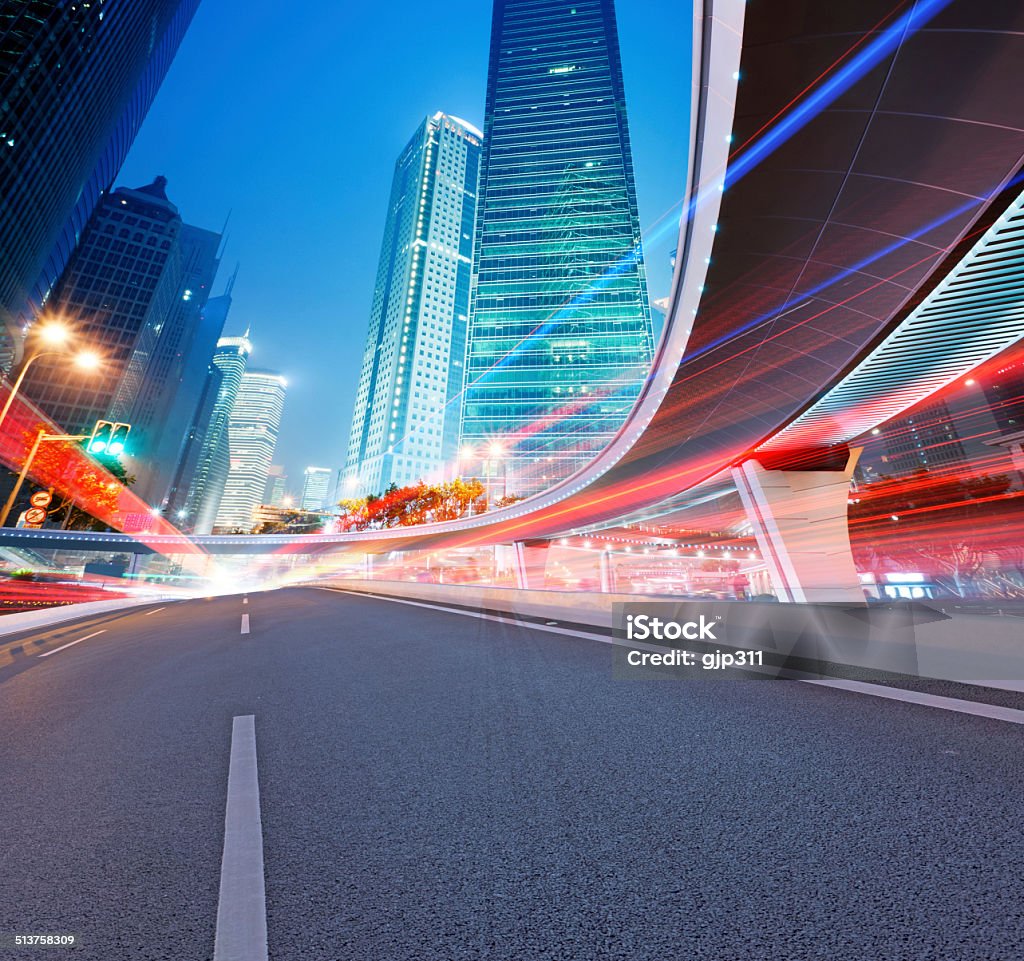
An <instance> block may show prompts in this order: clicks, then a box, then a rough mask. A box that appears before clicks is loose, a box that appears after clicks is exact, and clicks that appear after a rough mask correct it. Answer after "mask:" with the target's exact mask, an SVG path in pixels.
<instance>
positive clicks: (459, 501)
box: [338, 479, 486, 531]
mask: <svg viewBox="0 0 1024 961" xmlns="http://www.w3.org/2000/svg"><path fill="white" fill-rule="evenodd" d="M338 506H339V507H340V508H341V510H342V529H343V530H346V531H350V530H356V531H361V530H367V529H369V528H381V527H411V526H414V525H416V524H426V523H429V522H431V521H451V520H456V519H457V518H459V517H464V516H465V515H466V514H468V513H469V512H470V509H474V510H475V511H476V512H478V513H479V512H480V511H482V510H485V509H486V502H485V499H484V486H483V484H481V483H480V481H478V480H468V481H466V480H461V479H458V480H453V481H450V482H448V483H446V484H427V483H424V482H423V481H420V482H419V483H418V484H414V485H412V486H410V487H398V486H397V485H396V484H392V485H391V486H390V487H388V489H387V490H385V491H384V493H382V494H371V495H369V496H368V497H364V498H359V499H350V500H343V501H341V502H340V503H339V505H338Z"/></svg>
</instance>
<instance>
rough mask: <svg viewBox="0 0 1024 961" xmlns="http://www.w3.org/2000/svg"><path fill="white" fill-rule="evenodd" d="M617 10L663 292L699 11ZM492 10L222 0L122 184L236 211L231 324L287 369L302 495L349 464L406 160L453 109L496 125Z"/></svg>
mask: <svg viewBox="0 0 1024 961" xmlns="http://www.w3.org/2000/svg"><path fill="white" fill-rule="evenodd" d="M617 7H618V18H619V31H620V40H621V44H622V57H623V72H624V74H625V83H626V98H627V105H628V107H629V121H630V133H631V136H632V141H633V156H634V162H635V167H636V178H637V194H638V199H639V203H640V219H641V224H642V227H643V229H644V234H645V237H646V238H647V240H646V256H647V264H648V273H649V285H650V292H651V296H652V299H656V298H659V297H663V296H665V295H666V294H667V293H668V287H669V281H670V271H669V266H668V259H669V255H670V253H671V251H672V249H673V248H674V246H675V242H676V230H675V229H674V227H673V228H670V229H662V230H660V231H657V232H656V231H654V230H653V229H652V228H653V227H654V226H655V224H656V223H657V222H658V221H659V219H660V218H662V215H663V214H665V213H666V211H668V210H669V209H670V208H673V207H677V205H678V204H679V202H680V200H681V197H682V190H683V184H684V174H685V165H686V144H687V132H688V130H687V124H688V119H687V117H688V98H689V89H690V58H689V55H688V51H689V31H690V18H691V16H692V5H691V4H690V3H687V2H684V0H619V3H618V5H617ZM293 10H294V11H301V13H298V12H294V13H293V12H292V11H293ZM490 14H491V4H490V3H489V2H488V0H451V2H448V3H446V4H443V5H440V4H438V5H433V4H430V5H428V4H424V3H422V2H421V0H417V2H407V0H394V2H391V3H382V4H371V3H362V2H360V3H356V2H353V0H342V2H339V0H319V2H307V3H303V4H289V3H282V2H281V0H203V2H202V4H201V6H200V9H199V12H198V13H197V15H196V18H195V20H194V21H193V24H192V27H191V28H190V30H189V33H188V35H187V37H186V38H185V41H184V43H183V44H182V47H181V50H180V51H179V53H178V56H177V58H176V59H175V62H174V64H173V66H172V67H171V70H170V72H169V73H168V76H167V79H166V80H165V82H164V84H163V87H162V88H161V91H160V94H159V95H158V97H157V100H156V102H155V103H154V105H153V108H152V109H151V110H150V112H149V116H148V118H147V119H146V122H145V124H144V126H143V128H142V131H141V133H140V134H139V136H138V138H137V139H136V141H135V145H134V147H133V149H132V152H131V153H130V154H129V157H128V160H127V162H126V164H125V166H124V168H123V170H122V171H121V176H120V177H119V178H118V184H126V185H128V186H138V185H140V184H143V183H148V182H149V181H151V180H152V179H153V177H154V176H155V175H157V174H164V175H166V176H167V177H168V178H169V181H170V183H169V184H168V188H167V189H168V196H169V197H170V199H171V200H172V201H173V202H174V203H176V204H177V206H178V208H179V210H180V211H181V214H182V216H183V218H184V219H185V221H186V222H188V223H192V224H195V225H197V226H200V227H207V228H211V229H219V228H220V227H221V225H222V224H223V223H224V221H225V219H226V218H227V216H228V213H229V212H230V222H229V224H228V241H227V247H226V251H225V256H224V260H223V262H222V265H221V271H220V274H219V275H218V278H217V282H216V284H215V285H214V293H215V294H216V293H220V292H221V290H222V289H223V286H224V283H225V281H226V280H227V278H228V276H229V275H230V273H231V272H232V270H233V269H234V267H235V264H236V263H239V264H240V265H241V268H240V271H239V277H238V282H237V285H236V287H235V291H234V305H233V307H232V312H231V316H230V317H229V320H228V327H227V330H226V333H228V334H236V333H241V332H242V331H243V330H244V329H245V327H246V326H251V328H252V339H253V343H254V350H253V356H252V359H251V361H250V363H251V364H252V366H255V367H269V368H273V369H277V370H280V371H281V372H282V373H284V374H285V375H286V376H287V377H288V380H289V391H288V398H287V401H286V403H285V413H284V422H283V424H282V430H281V439H280V442H279V444H278V450H277V454H276V456H275V458H274V459H275V462H276V463H282V464H284V465H285V467H286V469H287V472H288V475H289V487H290V488H291V489H293V490H295V491H297V490H298V489H299V488H300V487H301V483H302V478H301V474H302V470H303V468H304V467H306V465H309V464H316V465H318V466H324V467H330V468H337V467H340V466H341V465H342V463H343V461H344V449H345V447H344V445H345V441H346V439H347V437H348V429H349V422H350V418H351V415H352V404H353V401H354V398H355V388H356V383H357V381H358V377H359V367H360V364H361V361H362V351H363V340H364V338H365V335H366V327H367V323H368V320H369V310H370V301H371V297H372V293H373V284H374V277H375V273H376V268H377V254H378V250H379V246H380V240H381V234H382V232H383V229H384V218H385V212H386V206H387V198H388V192H389V189H390V184H391V175H392V170H393V166H394V162H395V158H396V157H397V156H398V152H399V151H400V150H401V148H402V147H403V146H404V145H405V143H406V142H407V141H408V139H409V138H410V137H411V136H412V134H413V132H414V130H415V128H416V127H417V125H418V124H419V123H420V122H421V121H422V120H423V118H424V117H425V116H426V115H427V114H432V113H434V112H435V111H436V110H444V111H445V112H447V113H451V114H454V115H456V116H459V117H462V118H464V119H466V120H468V121H469V122H470V123H473V124H476V125H477V126H479V127H483V108H484V93H485V89H484V88H485V83H486V77H487V54H488V45H489V40H490ZM669 220H671V221H672V222H673V223H676V222H678V210H675V211H674V212H673V214H672V215H671V217H670V218H669ZM667 222H668V221H662V223H667Z"/></svg>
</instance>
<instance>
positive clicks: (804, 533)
mask: <svg viewBox="0 0 1024 961" xmlns="http://www.w3.org/2000/svg"><path fill="white" fill-rule="evenodd" d="M859 455H860V451H859V450H856V451H851V452H850V456H849V459H848V461H847V464H846V468H845V469H844V470H768V469H767V468H765V467H763V466H762V465H761V463H760V462H758V461H756V460H748V461H746V462H745V463H743V464H741V465H740V466H739V467H736V468H733V471H732V476H733V480H734V481H735V482H736V489H737V490H738V491H739V495H740V499H741V500H742V501H743V508H744V510H745V511H746V513H747V518H748V519H749V520H750V523H751V526H752V527H753V529H754V536H755V537H756V538H757V545H758V547H759V548H760V549H761V554H762V556H763V557H764V559H765V562H766V564H767V567H768V573H769V574H770V575H771V579H772V584H773V585H774V587H775V592H776V594H777V595H778V597H779V600H780V601H789V602H794V603H809V602H816V601H826V602H827V601H838V602H845V603H863V602H864V592H863V590H862V589H861V584H860V578H859V577H858V576H857V569H856V567H855V566H854V563H853V551H852V550H851V548H850V529H849V523H848V520H847V508H848V503H849V496H850V479H851V477H852V475H853V469H854V467H855V466H856V464H857V458H858V456H859Z"/></svg>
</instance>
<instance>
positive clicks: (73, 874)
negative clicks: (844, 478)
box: [0, 590, 1024, 961]
mask: <svg viewBox="0 0 1024 961" xmlns="http://www.w3.org/2000/svg"><path fill="white" fill-rule="evenodd" d="M155 609H156V605H154V608H151V609H149V610H148V611H136V612H131V613H128V614H126V615H123V616H120V617H117V618H109V617H108V618H107V619H106V620H105V621H104V622H103V623H102V625H100V626H99V627H90V626H89V624H83V625H76V626H71V627H68V626H66V625H65V626H63V627H62V628H61V629H60V630H59V631H55V632H53V633H51V634H50V635H46V636H45V637H43V638H41V640H42V643H41V644H38V645H33V644H32V640H31V639H30V640H29V641H28V642H26V646H27V648H28V650H27V653H24V654H23V655H22V656H20V657H18V658H16V659H13V660H11V659H9V660H8V661H7V662H5V663H0V935H4V934H14V933H17V932H38V931H49V932H73V933H75V934H76V935H78V936H79V937H80V939H81V942H82V944H81V946H80V948H79V949H78V950H77V952H76V953H74V954H67V955H65V954H64V953H63V952H62V950H61V949H57V948H49V949H41V948H40V949H27V948H26V949H15V948H13V947H10V946H9V945H8V946H7V947H5V948H3V949H0V957H3V958H4V959H5V961H6V958H7V957H8V956H9V957H11V958H23V957H24V958H30V957H43V956H45V957H50V958H53V957H64V956H67V957H74V958H76V959H79V961H82V959H86V958H90V959H92V958H95V959H98V961H121V959H124V961H144V959H174V961H185V959H208V958H211V957H212V956H213V950H214V938H215V928H216V924H217V906H218V896H219V884H220V871H221V855H222V850H223V846H224V839H225V821H224V818H225V798H226V791H227V782H228V768H229V752H230V749H231V736H232V720H233V718H235V717H237V716H244V715H253V716H254V717H255V731H256V742H257V754H258V765H259V783H260V792H261V809H262V829H263V839H264V842H263V847H264V851H263V853H264V865H265V877H266V917H267V930H268V937H269V952H270V957H271V958H272V959H275V961H286V959H287V961H293V959H294V961H319V959H339V961H340V959H345V961H348V959H352V961H377V959H380V961H406V959H409V961H411V959H422V961H434V959H451V961H464V959H485V958H486V959H508V961H513V959H514V961H530V959H535V958H536V959H541V958H543V959H559V961H567V959H580V961H591V959H620V958H621V959H658V961H664V959H674V958H687V959H708V961H711V959H714V961H744V959H751V961H773V959H785V961H789V959H808V961H811V959H813V961H822V959H833V958H834V959H841V961H854V959H872V961H874V959H886V961H889V959H914V961H926V959H934V961H950V959H957V961H959V959H965V961H966V959H999V961H1004V959H1005V961H1011V959H1017V958H1020V957H1021V956H1024V946H1022V943H1021V942H1022V931H1024V900H1022V897H1021V892H1020V875H1021V864H1022V863H1024V800H1022V799H1024V759H1022V739H1024V728H1022V727H1020V726H1017V725H1013V724H1008V723H1004V722H1000V721H995V720H988V719H985V718H979V717H973V716H969V715H965V714H955V713H949V712H945V711H940V710H935V709H933V708H928V707H922V706H916V705H911V704H903V703H899V702H895V701H888V700H880V699H877V698H873V697H866V696H863V695H858V694H852V693H846V692H843V691H836V690H830V689H825V688H821V687H815V686H811V685H806V684H800V683H787V682H772V683H762V682H754V681H746V682H745V681H727V682H726V681H718V682H699V681H691V682H672V681H643V682H628V681H618V680H614V679H613V677H612V664H611V651H610V649H609V648H608V646H607V645H603V644H599V643H596V642H592V641H587V640H582V639H576V638H571V637H564V636H560V635H556V634H551V633H545V632H541V631H538V630H536V629H532V628H525V627H521V626H512V625H502V624H498V623H494V622H490V621H483V620H479V619H475V618H471V617H466V616H461V615H458V614H454V613H445V612H437V611H430V610H425V609H423V608H421V607H415V606H409V605H404V604H398V603H393V602H389V601H386V600H380V599H371V598H367V597H356V596H351V595H346V594H340V593H334V592H329V591H318V590H287V591H277V592H272V593H259V594H252V595H249V597H248V603H246V604H243V599H242V597H241V596H234V597H222V598H217V599H214V600H198V601H194V602H184V603H177V604H173V605H170V606H168V607H167V608H165V609H164V610H156V612H155V613H153V612H152V611H154V610H155ZM243 613H247V614H248V615H249V626H250V633H249V634H242V633H241V617H242V614H243ZM100 629H102V630H103V631H104V633H102V634H97V635H96V636H94V637H91V638H89V639H88V640H84V641H82V642H81V643H78V644H74V645H73V646H70V647H66V648H64V649H63V650H59V651H56V653H53V654H50V655H49V656H46V657H39V656H38V653H45V652H47V651H50V650H55V649H56V648H58V647H61V646H62V645H63V644H68V643H70V641H72V640H75V639H77V638H78V637H84V636H85V635H87V634H89V633H91V632H92V631H94V630H100ZM3 951H7V952H9V954H3Z"/></svg>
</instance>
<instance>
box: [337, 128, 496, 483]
mask: <svg viewBox="0 0 1024 961" xmlns="http://www.w3.org/2000/svg"><path fill="white" fill-rule="evenodd" d="M480 138H481V134H480V131H479V130H477V129H476V128H475V127H473V126H472V125H471V124H468V123H466V122H465V121H464V120H459V119H458V118H457V117H450V116H448V115H447V114H444V113H436V114H434V115H433V116H432V117H428V118H427V119H426V120H425V121H424V122H423V123H422V124H421V125H420V127H419V129H418V130H417V131H416V133H415V134H414V135H413V138H412V139H411V140H410V141H409V143H408V144H407V145H406V147H405V149H404V150H403V151H402V153H401V154H400V155H399V157H398V161H397V162H396V164H395V174H394V179H393V180H392V186H391V197H390V200H389V201H388V216H387V221H386V223H385V227H384V240H383V243H382V244H381V252H380V260H379V262H378V266H377V282H376V285H375V287H374V292H373V305H372V307H371V310H370V325H369V331H368V333H367V337H366V349H365V352H364V354H363V367H362V372H361V374H360V378H359V387H358V390H357V394H356V402H355V410H354V412H353V415H352V428H351V432H350V434H349V441H348V453H347V457H346V460H345V468H344V486H345V490H346V493H347V494H348V495H349V496H355V495H359V494H367V493H373V492H376V491H380V490H383V489H384V488H385V487H387V486H388V485H389V484H391V483H396V484H398V485H399V486H401V485H403V484H407V483H409V482H411V481H416V480H418V479H421V478H427V477H430V476H434V475H438V474H440V473H441V472H443V470H444V465H445V464H446V462H452V461H454V459H455V456H456V450H457V446H458V431H459V417H460V413H459V412H460V407H461V392H462V386H463V357H464V353H465V345H466V325H467V319H468V315H469V287H470V278H471V258H472V252H473V229H474V227H473V225H474V219H475V216H476V197H477V180H478V176H479V166H480Z"/></svg>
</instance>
